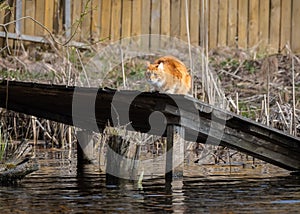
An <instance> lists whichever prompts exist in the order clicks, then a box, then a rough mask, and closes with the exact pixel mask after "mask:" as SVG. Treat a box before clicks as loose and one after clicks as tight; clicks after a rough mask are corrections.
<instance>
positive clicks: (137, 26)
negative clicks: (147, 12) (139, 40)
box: [131, 0, 149, 36]
mask: <svg viewBox="0 0 300 214" xmlns="http://www.w3.org/2000/svg"><path fill="white" fill-rule="evenodd" d="M142 14H143V13H142V0H133V2H132V29H131V35H132V36H137V35H140V34H141V33H142V19H144V14H143V16H142ZM148 26H149V25H148Z"/></svg>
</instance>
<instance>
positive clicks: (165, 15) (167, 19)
mask: <svg viewBox="0 0 300 214" xmlns="http://www.w3.org/2000/svg"><path fill="white" fill-rule="evenodd" d="M170 9H171V3H170V0H164V1H161V14H162V15H161V32H160V33H161V34H163V35H168V36H169V35H170V27H171V10H170Z"/></svg>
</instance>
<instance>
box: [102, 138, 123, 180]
mask: <svg viewBox="0 0 300 214" xmlns="http://www.w3.org/2000/svg"><path fill="white" fill-rule="evenodd" d="M121 144H122V139H121V138H120V137H119V136H117V135H113V136H110V137H109V140H108V147H109V149H108V150H107V153H106V155H107V156H106V158H107V159H106V173H105V174H106V185H119V184H120V166H121V160H120V148H121Z"/></svg>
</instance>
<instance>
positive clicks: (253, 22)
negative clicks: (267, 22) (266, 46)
mask: <svg viewBox="0 0 300 214" xmlns="http://www.w3.org/2000/svg"><path fill="white" fill-rule="evenodd" d="M258 23H259V0H250V1H249V44H248V47H249V48H252V47H254V46H258V42H259V41H258Z"/></svg>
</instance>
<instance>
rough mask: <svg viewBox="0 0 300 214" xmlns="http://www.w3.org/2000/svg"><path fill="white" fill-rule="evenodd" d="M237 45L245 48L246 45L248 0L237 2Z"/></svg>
mask: <svg viewBox="0 0 300 214" xmlns="http://www.w3.org/2000/svg"><path fill="white" fill-rule="evenodd" d="M238 14H239V19H238V25H239V27H238V45H239V47H240V48H247V45H248V0H239V9H238Z"/></svg>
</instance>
